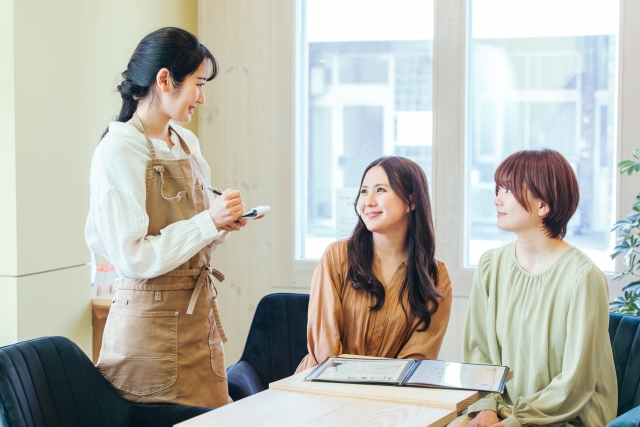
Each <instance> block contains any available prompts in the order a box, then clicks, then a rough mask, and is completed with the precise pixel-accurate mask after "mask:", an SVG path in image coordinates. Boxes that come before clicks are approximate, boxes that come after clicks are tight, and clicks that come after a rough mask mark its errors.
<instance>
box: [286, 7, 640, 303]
mask: <svg viewBox="0 0 640 427" xmlns="http://www.w3.org/2000/svg"><path fill="white" fill-rule="evenodd" d="M299 5H300V6H301V9H300V10H301V27H302V29H301V31H299V34H300V35H301V37H300V38H299V40H300V41H301V44H302V46H301V47H300V51H301V52H302V54H301V55H299V62H298V66H299V67H300V72H299V78H300V79H301V84H300V85H299V86H298V96H299V106H298V114H299V115H300V117H299V120H298V132H299V134H298V136H299V138H298V146H297V147H298V153H297V161H296V166H297V168H298V174H297V176H298V177H299V179H298V182H297V183H296V185H297V197H296V209H297V215H296V230H297V231H296V258H297V259H317V258H318V257H319V256H320V255H321V254H322V252H323V251H324V249H325V248H326V246H327V245H328V244H329V243H330V242H332V241H334V240H336V239H341V238H345V237H347V236H348V235H349V234H350V232H351V231H352V229H353V226H354V224H355V221H356V216H355V212H354V209H353V202H354V201H355V198H356V196H357V186H358V183H359V180H360V178H361V174H362V172H363V170H364V168H365V167H366V165H367V164H368V163H370V162H371V161H372V160H373V159H375V158H377V157H379V156H381V155H402V156H406V157H409V158H411V159H413V160H415V161H416V162H418V163H419V164H420V165H421V166H422V167H423V168H424V170H425V172H426V175H427V179H428V180H429V184H430V190H431V192H432V202H433V209H434V219H435V222H436V232H437V235H438V237H437V239H438V253H439V255H438V256H439V257H440V258H441V259H442V260H444V261H445V262H446V263H447V266H448V267H449V270H450V272H454V274H457V275H458V276H456V277H457V279H456V280H457V283H459V286H461V287H459V289H460V290H459V292H460V293H461V294H464V293H465V292H466V290H465V289H466V287H467V286H470V283H471V275H472V273H473V268H474V266H475V265H476V264H477V262H478V260H479V258H480V256H481V255H482V253H484V251H486V250H487V249H490V248H494V247H498V246H501V245H503V244H505V243H507V242H508V241H511V240H513V239H514V236H513V235H512V234H510V233H506V232H502V231H500V230H499V229H498V228H497V227H496V218H495V207H494V206H493V199H494V191H495V184H494V182H493V173H494V171H495V169H496V168H497V166H498V164H499V163H500V162H501V161H502V160H503V159H504V158H506V157H507V156H508V155H509V154H511V153H513V152H515V151H518V150H522V149H529V148H543V147H547V148H552V149H556V150H558V151H560V152H561V153H562V154H563V155H564V156H565V157H566V158H567V159H568V160H569V162H570V163H571V165H572V166H573V167H574V170H575V172H576V174H577V176H578V180H579V183H580V187H581V200H580V205H579V207H578V210H577V212H576V214H575V215H574V217H573V218H572V220H571V221H570V223H569V227H568V233H567V237H566V239H567V241H568V242H569V243H571V244H573V245H575V246H577V247H579V248H580V249H581V250H582V251H584V252H585V253H586V254H587V255H588V256H589V257H591V259H593V260H594V261H595V262H596V264H597V265H598V266H599V267H600V268H601V269H602V270H603V271H605V272H611V271H613V270H614V263H613V261H612V260H611V259H610V257H609V254H610V253H611V249H612V246H613V235H612V234H611V233H610V227H611V225H612V224H613V223H614V222H615V221H616V219H617V218H618V217H619V216H621V211H620V210H621V209H622V205H620V203H621V202H619V200H625V198H627V199H628V198H629V197H627V193H633V196H635V193H634V192H633V191H632V190H633V189H631V187H632V184H631V183H627V181H624V179H623V180H621V181H618V174H617V170H616V163H617V162H618V161H619V160H620V158H626V157H628V156H629V155H630V154H629V153H630V152H631V149H632V148H636V145H637V144H635V145H634V142H633V141H636V140H637V138H635V135H636V131H635V130H634V129H635V127H634V126H635V125H634V120H633V119H632V117H636V116H637V115H634V114H633V111H635V110H633V108H634V107H631V106H632V105H635V104H634V103H633V102H632V99H631V97H630V96H627V97H626V98H625V99H626V101H625V100H621V101H620V102H621V104H620V105H627V104H629V107H627V108H630V110H629V112H627V117H628V119H627V120H625V121H624V122H623V121H622V118H621V119H618V118H617V109H618V102H619V101H618V99H617V92H618V84H619V83H618V76H620V78H621V82H620V85H621V88H624V87H629V88H631V89H629V90H633V89H632V88H634V87H635V86H633V84H634V83H633V79H635V78H636V77H637V76H636V75H635V74H633V73H632V70H634V69H635V68H634V67H635V66H636V65H634V64H635V61H636V58H635V57H633V55H629V54H628V55H627V62H626V64H627V65H626V68H624V70H627V71H624V70H619V66H620V65H619V63H618V50H619V49H620V48H621V46H620V44H619V35H620V28H621V24H620V10H619V7H620V2H619V1H617V0H593V1H590V2H589V3H588V4H586V3H584V2H582V1H580V0H553V1H552V0H538V1H533V0H519V1H513V0H401V1H393V2H392V1H390V0H377V1H364V0H342V1H340V2H338V1H336V0H299ZM434 6H435V8H434ZM625 8H626V9H625V10H627V12H625V13H627V14H630V15H629V16H630V17H633V16H636V15H638V14H640V7H636V6H633V4H632V3H630V4H629V5H626V6H625ZM465 15H466V16H465ZM436 20H437V21H439V22H446V23H447V24H446V25H438V26H436V25H434V22H435V21H436ZM628 21H629V23H631V22H635V21H633V19H632V18H628ZM622 28H626V30H624V31H626V32H625V34H627V33H628V34H631V35H633V34H635V33H634V32H633V31H634V30H632V29H631V26H627V27H622ZM434 32H435V33H434ZM434 37H435V38H434ZM628 37H629V39H630V40H634V38H633V36H628ZM434 46H435V49H434ZM626 46H627V47H624V49H626V50H627V51H629V52H632V51H633V49H632V48H631V47H630V46H631V45H630V44H627V45H626ZM625 76H626V79H625ZM620 90H621V92H620V93H625V90H624V89H620ZM627 92H628V91H627ZM629 93H631V92H629ZM633 93H635V92H633ZM434 95H435V96H434ZM434 112H435V113H434ZM623 117H624V116H623ZM618 127H620V129H618ZM617 135H628V136H627V137H626V138H623V139H622V141H618V137H617ZM633 138H635V139H633ZM619 150H623V152H622V154H620V153H619ZM625 153H626V157H625ZM618 184H619V185H620V187H619V186H618ZM629 200H631V199H629ZM624 206H625V209H624V210H626V205H624Z"/></svg>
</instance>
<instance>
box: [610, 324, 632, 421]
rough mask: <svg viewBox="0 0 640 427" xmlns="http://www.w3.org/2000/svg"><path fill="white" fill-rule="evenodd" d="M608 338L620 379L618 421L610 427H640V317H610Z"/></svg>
mask: <svg viewBox="0 0 640 427" xmlns="http://www.w3.org/2000/svg"><path fill="white" fill-rule="evenodd" d="M609 337H610V338H611V347H612V348H613V360H614V363H615V365H616V376H617V377H618V418H616V419H615V420H613V421H611V422H610V423H609V424H607V427H640V406H638V405H640V317H633V316H623V315H620V314H613V313H612V314H610V316H609Z"/></svg>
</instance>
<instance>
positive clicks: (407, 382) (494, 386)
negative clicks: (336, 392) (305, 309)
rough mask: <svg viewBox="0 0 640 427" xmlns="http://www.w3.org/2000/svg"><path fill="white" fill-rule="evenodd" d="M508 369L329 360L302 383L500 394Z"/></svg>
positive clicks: (432, 362)
mask: <svg viewBox="0 0 640 427" xmlns="http://www.w3.org/2000/svg"><path fill="white" fill-rule="evenodd" d="M508 373H509V368H508V367H506V366H497V365H480V364H472V363H458V362H448V361H445V360H413V359H358V358H351V357H349V358H346V357H329V358H328V359H327V360H325V361H324V362H323V363H322V364H321V365H320V366H318V367H317V368H316V369H314V370H313V371H312V372H311V373H310V374H309V375H307V376H306V377H305V380H310V381H328V382H344V383H356V384H386V385H396V386H413V387H436V388H451V389H461V390H478V391H487V392H492V393H503V392H504V387H505V383H506V381H507V374H508Z"/></svg>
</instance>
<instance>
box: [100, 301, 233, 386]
mask: <svg viewBox="0 0 640 427" xmlns="http://www.w3.org/2000/svg"><path fill="white" fill-rule="evenodd" d="M223 363H224V362H223ZM98 369H100V372H102V375H104V377H105V378H106V379H107V380H109V382H110V383H111V384H113V385H114V386H115V387H117V388H119V389H120V390H123V391H126V392H129V393H132V394H135V395H137V396H145V395H148V394H152V393H157V392H159V391H162V390H165V389H167V388H169V387H171V386H172V385H173V384H174V383H175V382H176V379H177V377H178V313H177V312H173V311H142V312H141V311H130V310H126V309H122V308H115V307H112V308H111V311H110V312H109V318H108V321H107V327H106V330H105V340H104V348H103V349H102V354H101V355H100V360H99V361H98Z"/></svg>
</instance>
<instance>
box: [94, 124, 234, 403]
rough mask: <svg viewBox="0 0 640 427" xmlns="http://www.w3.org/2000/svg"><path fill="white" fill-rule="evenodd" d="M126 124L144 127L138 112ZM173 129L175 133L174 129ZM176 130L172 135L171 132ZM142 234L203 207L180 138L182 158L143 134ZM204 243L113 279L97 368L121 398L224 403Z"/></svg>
mask: <svg viewBox="0 0 640 427" xmlns="http://www.w3.org/2000/svg"><path fill="white" fill-rule="evenodd" d="M133 120H134V123H135V124H136V127H137V128H138V130H139V131H140V132H142V133H143V134H144V129H143V128H142V124H141V123H140V121H139V119H138V117H137V116H136V115H134V118H133ZM175 133H176V134H177V132H175ZM178 136H179V135H178ZM147 143H148V144H149V150H150V152H151V160H149V161H148V163H147V174H146V186H147V201H146V205H147V206H146V207H147V214H148V216H149V231H148V235H159V234H160V230H162V229H163V228H165V227H167V226H168V225H170V224H173V223H174V222H176V221H181V220H185V219H190V218H192V217H193V216H195V215H197V214H198V213H201V212H203V211H205V210H207V209H209V198H208V195H207V194H206V191H207V189H206V188H205V187H204V185H203V184H204V182H205V180H204V176H203V174H202V171H201V170H200V166H199V165H198V162H197V161H196V160H195V159H194V158H193V156H192V155H191V152H190V151H189V147H188V146H187V144H186V143H185V142H184V141H183V140H182V138H180V145H181V146H182V150H183V151H184V153H185V158H183V159H179V160H167V159H159V158H157V157H156V154H155V149H154V147H153V144H152V142H151V140H149V138H147ZM212 245H213V242H211V244H209V245H207V246H205V247H204V248H202V249H201V250H200V251H199V252H198V253H196V254H195V255H194V256H193V257H192V258H191V259H189V260H188V261H187V262H186V263H184V264H183V265H181V266H179V267H178V268H177V269H175V270H173V271H170V272H168V273H165V274H163V275H161V276H158V277H155V278H152V279H147V280H135V279H126V278H125V279H124V280H123V282H122V283H121V284H119V285H117V286H116V289H117V290H116V294H115V296H114V299H113V305H112V306H111V310H110V311H109V317H108V318H107V323H106V326H105V332H104V337H103V341H102V350H101V352H100V359H99V360H98V365H97V366H98V369H100V371H101V372H102V374H103V375H104V376H105V378H106V379H107V380H109V382H110V383H111V384H112V385H113V386H114V387H116V389H117V390H118V392H119V393H120V394H121V395H122V396H123V397H124V398H125V399H127V400H130V401H133V402H140V403H176V404H182V405H193V406H206V407H212V408H217V407H220V406H223V405H225V404H227V403H228V390H227V374H226V371H225V366H224V350H223V346H222V343H223V341H226V338H225V336H224V331H223V330H222V328H221V327H220V319H219V316H218V306H217V301H216V296H217V292H216V288H215V286H214V282H213V277H214V276H215V278H216V279H218V280H223V279H224V277H223V276H222V275H221V274H220V273H219V272H218V271H216V270H213V269H212V268H211V267H209V262H210V260H211V252H212Z"/></svg>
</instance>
